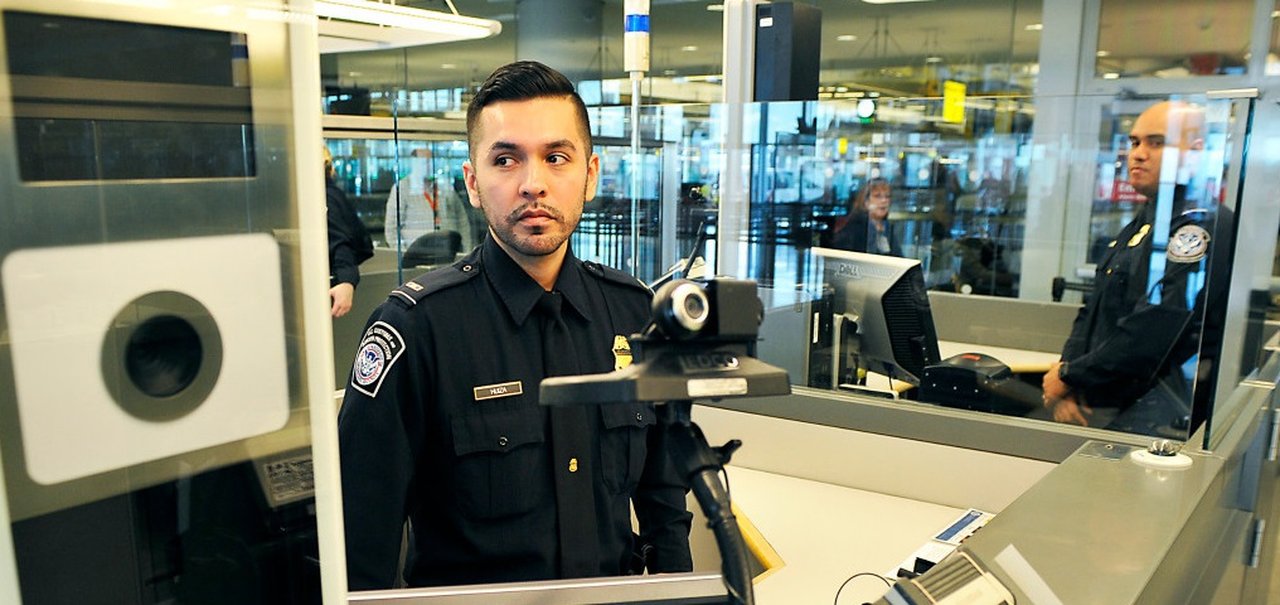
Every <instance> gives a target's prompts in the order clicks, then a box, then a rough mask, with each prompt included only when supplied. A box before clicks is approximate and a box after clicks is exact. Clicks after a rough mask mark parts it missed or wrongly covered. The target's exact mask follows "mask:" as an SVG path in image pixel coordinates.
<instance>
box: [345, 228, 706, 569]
mask: <svg viewBox="0 0 1280 605" xmlns="http://www.w3.org/2000/svg"><path fill="white" fill-rule="evenodd" d="M555 290H556V291H558V292H560V293H561V294H562V296H563V299H564V304H563V307H564V321H565V323H566V324H567V325H568V328H569V332H570V333H571V337H572V339H573V343H574V346H575V347H576V350H577V351H578V355H577V357H578V359H579V366H580V367H579V370H580V372H581V373H584V374H585V373H598V372H608V371H612V370H614V369H615V367H617V366H619V365H621V363H624V362H626V361H629V358H626V359H623V358H624V357H625V356H624V355H622V353H621V352H625V351H626V347H625V346H620V347H618V350H619V352H615V345H616V344H619V341H618V338H619V337H626V336H629V335H631V334H634V333H638V332H640V331H641V329H642V328H643V327H644V325H645V323H646V322H647V320H648V317H649V304H650V298H651V295H650V293H649V291H648V290H647V288H645V287H644V286H643V285H642V284H640V283H639V282H637V281H636V280H635V279H634V278H632V277H630V276H627V275H625V274H623V273H620V272H617V271H614V270H612V269H608V268H605V267H602V266H600V265H597V264H594V263H587V262H583V261H580V260H578V259H576V258H575V257H574V256H573V253H572V251H570V252H569V254H568V255H567V257H566V259H565V262H564V267H563V268H562V270H561V272H560V276H559V279H558V281H557V282H556V284H555ZM542 294H543V289H542V288H541V287H540V286H539V285H538V284H537V283H536V282H534V281H533V279H532V278H530V277H529V276H528V275H527V274H526V273H525V272H524V271H523V270H522V269H521V268H520V267H519V266H518V265H517V264H516V263H515V262H514V261H513V260H512V259H511V258H510V257H509V256H508V255H507V254H506V253H505V252H504V251H503V250H502V249H501V248H500V247H499V246H498V245H497V243H496V242H495V241H494V240H493V237H492V235H490V236H489V237H488V238H487V239H486V240H485V243H484V244H483V245H482V246H480V247H479V248H477V249H476V250H475V251H474V252H472V253H471V254H470V255H469V256H468V257H467V258H465V259H463V260H461V261H458V262H457V263H455V264H454V265H452V266H450V267H446V268H442V269H439V270H437V271H433V272H430V273H428V274H426V275H424V276H422V277H419V278H417V279H415V280H413V281H411V282H408V283H406V284H405V285H404V286H401V287H400V288H398V289H397V290H395V291H393V292H392V294H391V296H390V297H389V298H388V299H387V301H386V302H384V303H383V304H382V305H381V306H380V307H378V309H377V310H375V311H374V313H373V315H372V316H371V317H370V319H369V323H368V325H367V327H366V330H365V336H364V338H363V339H362V341H361V343H360V346H359V351H358V352H357V355H356V362H355V366H354V367H353V370H352V375H351V380H350V382H349V383H348V385H347V390H346V397H345V399H344V401H343V406H342V410H341V413H340V415H339V436H340V446H341V453H342V489H343V500H344V509H345V510H344V513H345V520H346V540H347V565H348V571H349V574H348V575H349V583H350V587H351V589H352V590H362V589H376V588H389V587H391V586H393V583H394V581H395V578H396V577H397V572H398V569H397V557H398V553H399V550H400V540H401V527H402V524H403V522H404V520H405V519H406V517H407V518H409V519H410V520H411V525H412V531H413V543H412V544H411V548H412V552H411V554H410V559H411V561H412V563H411V564H409V565H407V568H408V569H407V570H406V580H407V582H408V583H409V585H411V586H424V585H441V584H469V583H483V582H506V581H523V580H536V579H550V578H557V577H563V575H564V574H562V573H561V571H560V569H559V563H558V561H559V557H560V549H562V548H566V549H572V548H575V547H576V545H575V544H561V543H560V540H559V539H558V537H557V527H558V522H559V521H558V519H559V518H560V517H564V516H565V515H575V516H579V517H580V516H587V517H586V519H588V520H589V519H591V518H594V520H595V523H594V527H596V534H597V535H596V538H597V542H598V544H597V545H595V547H596V550H597V552H598V553H599V560H598V565H596V566H595V567H596V570H597V573H596V574H595V575H622V574H625V573H629V572H630V569H631V566H632V556H633V554H632V553H633V548H635V546H636V545H635V544H633V534H632V532H631V508H630V507H631V504H632V503H633V502H634V506H635V512H636V517H637V519H638V521H639V526H640V534H641V540H642V541H643V542H644V543H647V544H650V545H652V547H653V548H652V551H651V553H650V557H649V571H650V572H671V571H687V570H689V569H691V567H692V565H691V560H690V555H689V544H688V535H689V523H690V518H691V515H690V514H689V513H688V512H687V511H686V507H685V494H686V491H687V489H686V486H685V485H684V482H683V481H682V480H681V479H680V478H679V477H678V476H677V475H676V473H675V472H674V470H673V468H672V466H671V464H670V461H669V460H668V458H667V456H666V454H665V452H664V451H663V449H662V448H661V444H660V443H655V442H660V441H661V440H662V437H661V433H660V431H659V430H658V425H655V414H654V409H653V406H652V404H617V403H608V404H605V405H601V406H586V409H587V412H588V421H587V426H583V427H581V430H582V431H584V432H585V434H586V435H587V436H588V437H589V443H591V444H592V446H591V448H590V449H591V450H592V451H589V452H585V453H583V464H582V467H581V468H582V470H583V471H584V472H590V473H592V475H593V476H592V486H593V488H592V490H593V493H594V505H583V504H582V503H580V502H574V501H569V500H571V499H569V498H566V497H565V496H564V494H557V493H556V481H555V477H553V473H557V472H569V469H568V468H559V466H560V465H553V463H552V442H553V440H554V438H555V435H554V434H552V433H553V432H552V430H551V428H550V427H551V423H550V422H549V416H548V411H547V409H545V408H544V407H542V406H539V405H538V387H539V383H540V381H541V379H542V378H543V373H544V372H543V368H544V366H543V354H542V347H541V340H540V338H541V337H540V331H539V327H538V320H539V317H537V316H535V315H534V313H535V311H534V307H535V304H536V302H537V300H538V298H539V297H540V296H542ZM621 344H623V345H625V343H621ZM553 466H554V467H556V468H553ZM575 467H576V461H575ZM576 470H577V469H576V468H575V472H576Z"/></svg>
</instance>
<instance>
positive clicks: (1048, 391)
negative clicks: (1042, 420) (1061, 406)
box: [1040, 360, 1071, 407]
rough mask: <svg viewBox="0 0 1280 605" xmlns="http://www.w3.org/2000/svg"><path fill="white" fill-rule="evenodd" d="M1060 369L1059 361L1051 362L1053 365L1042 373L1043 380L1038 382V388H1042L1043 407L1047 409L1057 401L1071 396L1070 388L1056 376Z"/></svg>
mask: <svg viewBox="0 0 1280 605" xmlns="http://www.w3.org/2000/svg"><path fill="white" fill-rule="evenodd" d="M1061 367H1062V361H1061V360H1059V361H1055V362H1053V365H1051V366H1049V371H1048V372H1045V373H1044V379H1043V380H1041V381H1040V386H1041V387H1043V388H1044V404H1045V407H1049V406H1050V405H1051V404H1053V402H1055V401H1057V400H1059V399H1064V398H1066V397H1070V396H1071V387H1070V386H1068V385H1067V383H1065V382H1062V378H1060V377H1059V376H1058V370H1059V368H1061Z"/></svg>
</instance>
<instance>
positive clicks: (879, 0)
mask: <svg viewBox="0 0 1280 605" xmlns="http://www.w3.org/2000/svg"><path fill="white" fill-rule="evenodd" d="M862 1H863V2H866V3H867V4H906V3H907V2H932V1H933V0H862Z"/></svg>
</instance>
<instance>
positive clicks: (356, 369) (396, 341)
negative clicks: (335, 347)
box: [351, 321, 404, 397]
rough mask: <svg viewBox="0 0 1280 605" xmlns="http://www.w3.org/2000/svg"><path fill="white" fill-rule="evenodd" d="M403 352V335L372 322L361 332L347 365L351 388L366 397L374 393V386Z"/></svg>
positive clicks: (391, 328)
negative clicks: (352, 356) (349, 368)
mask: <svg viewBox="0 0 1280 605" xmlns="http://www.w3.org/2000/svg"><path fill="white" fill-rule="evenodd" d="M402 354H404V337H402V336H400V332H399V331H397V330H396V329H395V328H394V327H392V325H391V324H388V323H386V322H384V321H375V322H373V323H372V324H370V325H369V328H368V329H366V330H365V331H364V337H363V338H361V339H360V346H359V347H358V348H357V349H356V360H355V364H354V366H353V367H352V368H351V388H353V389H355V390H357V391H360V392H361V393H364V394H365V395H368V396H370V397H377V396H378V389H380V388H382V382H383V381H384V380H386V378H387V373H388V372H390V371H391V366H393V365H395V363H396V360H398V359H400V356H401V355H402Z"/></svg>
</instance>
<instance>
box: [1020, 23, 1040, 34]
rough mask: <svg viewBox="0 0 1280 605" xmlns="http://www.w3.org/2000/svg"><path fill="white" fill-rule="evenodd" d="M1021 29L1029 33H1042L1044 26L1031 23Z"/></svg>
mask: <svg viewBox="0 0 1280 605" xmlns="http://www.w3.org/2000/svg"><path fill="white" fill-rule="evenodd" d="M1023 29H1025V30H1027V31H1029V32H1038V31H1042V30H1044V24H1043V23H1031V24H1028V25H1027V26H1026V27H1025V28H1023Z"/></svg>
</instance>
